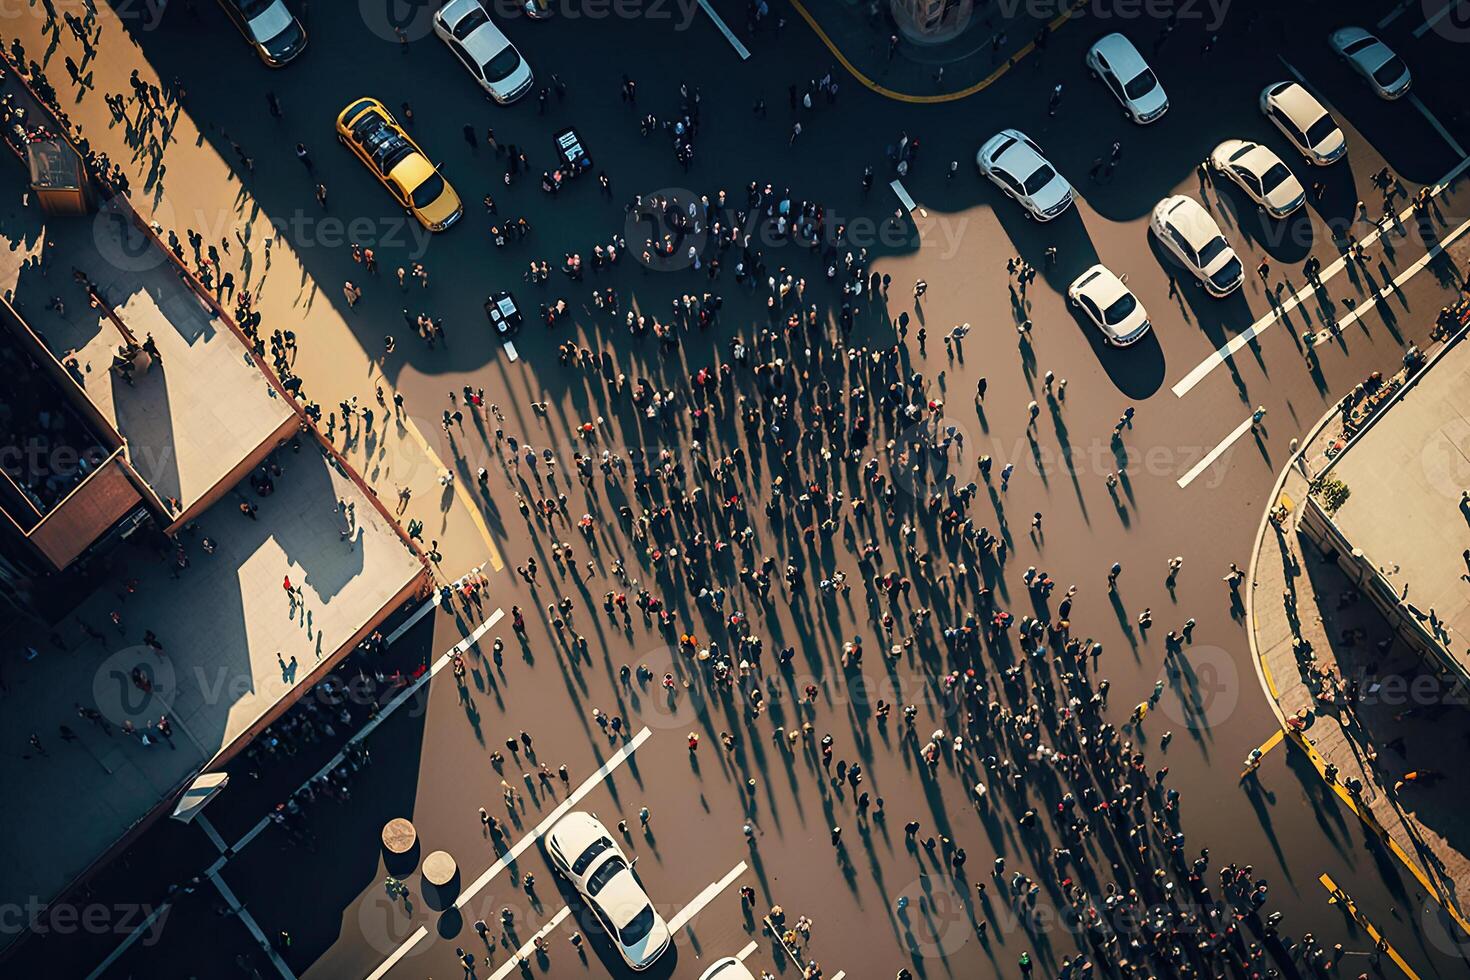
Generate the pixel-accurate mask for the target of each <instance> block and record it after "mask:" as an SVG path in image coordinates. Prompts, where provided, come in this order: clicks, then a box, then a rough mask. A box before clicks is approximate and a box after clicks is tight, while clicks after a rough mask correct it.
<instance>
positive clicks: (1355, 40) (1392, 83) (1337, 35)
mask: <svg viewBox="0 0 1470 980" xmlns="http://www.w3.org/2000/svg"><path fill="white" fill-rule="evenodd" d="M1327 43H1328V44H1330V45H1332V50H1334V51H1336V52H1337V53H1338V54H1339V55H1341V56H1342V57H1343V58H1344V59H1346V60H1347V63H1348V64H1350V65H1352V66H1353V70H1354V71H1356V72H1357V73H1358V74H1359V75H1362V76H1363V78H1364V79H1366V80H1367V82H1368V84H1369V85H1371V86H1373V91H1375V92H1377V93H1378V97H1379V98H1380V99H1397V98H1402V97H1403V96H1405V95H1407V94H1408V92H1409V86H1410V84H1412V81H1411V79H1410V78H1409V66H1408V65H1406V64H1404V59H1402V58H1400V57H1399V56H1398V55H1396V54H1394V53H1393V52H1392V51H1391V50H1389V47H1388V45H1386V44H1384V43H1383V42H1382V41H1380V40H1378V38H1376V37H1374V36H1373V35H1372V34H1369V33H1368V32H1367V31H1365V30H1363V29H1362V28H1361V27H1344V28H1342V29H1340V30H1336V31H1333V32H1332V33H1331V34H1329V35H1328V36H1327Z"/></svg>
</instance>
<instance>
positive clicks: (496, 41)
mask: <svg viewBox="0 0 1470 980" xmlns="http://www.w3.org/2000/svg"><path fill="white" fill-rule="evenodd" d="M434 33H435V34H438V35H439V39H440V40H441V41H443V42H444V43H445V44H447V45H448V46H449V50H450V51H453V52H454V56H455V57H456V58H458V59H459V63H460V64H462V65H464V67H465V71H467V72H469V73H470V77H471V78H473V79H474V80H475V81H476V82H477V83H478V84H479V86H480V87H481V88H482V89H484V90H485V93H486V94H487V95H489V96H490V98H492V99H494V100H495V101H496V102H498V103H500V104H501V105H507V104H509V103H511V102H514V101H515V100H516V99H519V98H520V97H521V96H523V95H525V94H526V93H527V92H529V91H530V90H531V83H532V82H533V81H534V80H535V76H534V75H533V74H532V73H531V66H530V65H528V64H527V63H526V59H525V58H523V57H521V53H520V52H519V51H517V50H516V46H515V45H514V44H511V43H510V39H509V38H508V37H506V36H505V35H504V34H503V33H501V31H500V28H498V27H496V26H495V25H494V24H492V23H491V22H490V15H489V14H488V13H486V12H485V8H484V7H482V6H480V0H449V3H446V4H445V5H444V6H442V7H440V8H439V9H438V10H436V11H434Z"/></svg>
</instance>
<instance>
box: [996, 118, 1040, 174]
mask: <svg viewBox="0 0 1470 980" xmlns="http://www.w3.org/2000/svg"><path fill="white" fill-rule="evenodd" d="M1002 144H1005V146H1004V148H1003V149H1002V150H1001V151H1000V152H999V153H996V152H995V150H994V147H997V146H1001V145H1002ZM982 149H983V151H984V152H985V154H986V156H987V157H988V158H989V159H990V162H991V164H992V165H993V166H997V167H1001V168H1003V169H1004V170H1005V171H1006V172H1007V173H1009V174H1012V175H1018V176H1019V177H1020V178H1021V179H1023V180H1024V179H1025V178H1027V177H1029V176H1031V172H1032V171H1033V170H1035V169H1036V168H1037V167H1038V166H1040V165H1041V164H1043V163H1046V164H1050V161H1048V160H1047V159H1046V158H1045V157H1043V156H1042V155H1041V154H1039V153H1037V152H1036V151H1035V150H1033V149H1032V148H1031V140H1030V138H1029V137H1027V136H1026V134H1025V133H1023V132H1021V131H1020V130H1019V129H1002V130H1001V131H1000V132H998V133H996V134H995V135H994V136H992V137H990V139H988V140H986V141H985V146H984V147H982Z"/></svg>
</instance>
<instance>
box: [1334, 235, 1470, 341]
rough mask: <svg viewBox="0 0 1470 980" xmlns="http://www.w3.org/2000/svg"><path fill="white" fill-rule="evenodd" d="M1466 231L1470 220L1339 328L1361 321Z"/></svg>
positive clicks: (1359, 306)
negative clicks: (1379, 302)
mask: <svg viewBox="0 0 1470 980" xmlns="http://www.w3.org/2000/svg"><path fill="white" fill-rule="evenodd" d="M1467 230H1470V220H1467V221H1466V222H1465V223H1464V224H1462V225H1460V227H1458V228H1456V229H1455V230H1454V231H1452V232H1450V233H1449V234H1448V235H1446V236H1444V237H1443V238H1441V239H1440V240H1439V241H1438V242H1436V243H1435V244H1434V247H1433V248H1431V249H1430V250H1429V251H1428V252H1425V253H1424V255H1423V256H1422V257H1421V258H1419V259H1418V260H1417V261H1416V262H1414V264H1413V265H1411V266H1409V267H1408V268H1407V269H1405V270H1404V271H1403V272H1400V273H1399V274H1398V275H1396V276H1394V277H1393V285H1392V286H1384V287H1383V288H1382V289H1380V290H1378V292H1376V293H1374V294H1373V295H1372V296H1370V297H1369V298H1368V299H1365V300H1364V301H1363V302H1361V303H1359V304H1358V305H1357V307H1356V308H1354V309H1353V311H1352V312H1351V313H1349V314H1348V315H1347V316H1345V317H1343V318H1342V319H1341V320H1339V321H1338V326H1339V328H1340V329H1347V327H1349V326H1351V325H1352V324H1354V323H1356V322H1358V320H1360V319H1362V316H1363V314H1364V313H1367V312H1368V311H1369V310H1371V309H1373V307H1375V306H1377V305H1378V301H1379V300H1381V299H1383V298H1384V297H1386V296H1388V295H1390V294H1392V293H1394V292H1397V291H1398V289H1399V287H1400V286H1402V285H1403V284H1404V283H1406V282H1408V281H1409V279H1411V278H1412V277H1413V276H1415V275H1417V274H1418V273H1419V272H1422V271H1423V270H1424V267H1425V266H1427V265H1428V264H1429V263H1431V262H1433V261H1434V260H1435V259H1436V258H1438V257H1439V255H1440V253H1442V252H1443V251H1444V250H1445V249H1447V248H1449V247H1450V246H1451V245H1453V244H1454V243H1455V239H1457V238H1459V237H1460V236H1461V235H1463V234H1465V232H1466V231H1467Z"/></svg>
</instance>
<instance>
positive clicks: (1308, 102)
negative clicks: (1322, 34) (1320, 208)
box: [975, 27, 1411, 347]
mask: <svg viewBox="0 0 1470 980" xmlns="http://www.w3.org/2000/svg"><path fill="white" fill-rule="evenodd" d="M1328 43H1329V44H1330V45H1331V46H1332V48H1333V50H1335V51H1336V52H1337V53H1338V54H1339V55H1340V56H1341V57H1342V58H1343V59H1345V60H1346V61H1347V62H1348V64H1349V65H1351V66H1352V67H1353V69H1354V70H1355V71H1357V72H1358V74H1360V75H1361V76H1362V77H1363V78H1364V79H1365V80H1366V81H1367V82H1368V84H1369V86H1370V87H1371V88H1372V89H1373V91H1374V92H1375V93H1376V94H1377V95H1378V96H1379V97H1380V98H1383V99H1389V100H1392V99H1398V98H1401V97H1402V96H1404V95H1405V94H1407V93H1408V91H1409V89H1410V86H1411V79H1410V75H1409V69H1408V67H1407V66H1406V65H1405V64H1404V62H1403V61H1402V59H1400V58H1399V57H1398V56H1397V55H1395V54H1394V53H1393V52H1392V51H1391V50H1389V48H1388V46H1387V45H1385V44H1384V43H1383V42H1382V41H1380V40H1379V39H1378V38H1376V37H1374V36H1373V35H1372V34H1369V33H1368V32H1367V31H1365V30H1363V29H1362V28H1360V27H1344V28H1342V29H1341V30H1337V31H1334V32H1333V33H1332V34H1331V35H1330V36H1329V37H1328ZM1085 60H1086V63H1087V67H1088V70H1089V72H1090V73H1091V74H1092V76H1093V77H1094V78H1097V79H1100V80H1101V81H1102V82H1103V83H1104V84H1105V85H1107V87H1108V89H1109V91H1111V92H1112V93H1113V95H1114V97H1116V98H1117V100H1118V103H1119V104H1120V105H1121V106H1122V108H1123V113H1124V115H1125V116H1126V117H1127V118H1128V119H1130V120H1132V121H1133V122H1135V123H1138V124H1140V125H1147V124H1149V123H1152V122H1155V121H1157V120H1158V119H1160V118H1162V117H1163V115H1164V113H1166V112H1167V111H1168V109H1169V98H1168V96H1167V95H1166V94H1165V92H1164V88H1163V85H1162V84H1161V83H1160V82H1159V79H1158V76H1157V75H1155V74H1154V72H1153V69H1152V68H1150V67H1149V65H1148V62H1147V61H1145V60H1144V58H1143V55H1141V54H1140V53H1139V51H1138V49H1137V48H1136V47H1134V45H1133V42H1131V41H1129V40H1128V38H1127V37H1125V36H1124V35H1122V34H1116V33H1114V34H1108V35H1107V36H1105V37H1103V38H1101V39H1100V40H1099V41H1098V42H1097V43H1096V44H1094V45H1093V46H1092V47H1091V48H1089V49H1088V52H1087V55H1086V59H1085ZM1260 108H1261V112H1262V114H1264V115H1265V117H1266V118H1267V119H1269V120H1270V121H1271V123H1272V125H1274V126H1275V127H1276V128H1277V129H1278V130H1280V131H1281V134H1282V135H1283V136H1285V137H1286V139H1287V141H1288V142H1289V143H1291V145H1292V146H1293V147H1294V148H1295V149H1296V150H1297V152H1298V153H1300V154H1301V155H1302V157H1303V159H1305V160H1306V161H1307V163H1308V164H1310V165H1312V166H1317V167H1327V166H1331V165H1332V164H1334V163H1336V162H1337V161H1339V160H1341V159H1342V158H1343V157H1344V156H1345V155H1346V154H1347V138H1346V137H1345V136H1344V135H1343V132H1342V128H1341V127H1340V126H1338V124H1337V122H1336V120H1334V119H1333V118H1332V114H1331V113H1330V112H1328V111H1327V109H1326V108H1324V107H1323V105H1322V103H1321V102H1319V101H1318V100H1317V99H1316V98H1315V97H1314V96H1313V95H1312V94H1311V93H1310V92H1308V91H1307V89H1306V88H1305V87H1304V86H1302V85H1301V84H1299V83H1297V82H1294V81H1282V82H1276V83H1274V84H1272V85H1268V86H1266V88H1265V89H1264V90H1263V91H1262V92H1261V96H1260ZM975 165H976V167H977V168H978V169H979V170H980V173H981V174H983V175H984V176H985V177H987V178H989V179H990V181H991V182H992V183H994V184H995V185H996V186H997V187H999V188H1000V189H1001V191H1002V192H1003V193H1004V194H1005V195H1006V196H1007V197H1010V198H1012V199H1013V200H1015V201H1016V202H1017V203H1018V204H1020V205H1021V207H1022V208H1023V209H1024V211H1025V214H1026V216H1027V217H1028V218H1033V219H1035V220H1037V221H1051V220H1052V219H1054V218H1056V217H1058V216H1059V215H1061V214H1063V213H1065V212H1066V210H1067V209H1068V208H1069V207H1071V205H1072V203H1073V200H1074V199H1075V191H1074V190H1073V188H1072V185H1071V184H1070V183H1069V182H1068V181H1067V179H1066V178H1065V177H1063V176H1062V175H1061V174H1060V173H1059V172H1058V171H1057V169H1056V168H1055V167H1054V166H1052V164H1051V163H1050V161H1048V160H1047V158H1046V154H1045V153H1043V152H1042V150H1041V147H1040V146H1038V145H1037V144H1036V143H1035V142H1033V141H1032V140H1031V139H1030V138H1029V137H1027V136H1026V134H1025V133H1022V132H1021V131H1020V130H1016V129H1003V130H1001V131H1000V132H998V133H996V134H995V135H994V136H992V137H991V138H990V139H988V140H986V141H985V143H984V144H982V145H981V147H980V149H979V151H978V152H977V153H976V155H975ZM1209 167H1210V169H1211V170H1212V171H1213V172H1214V173H1215V174H1217V175H1219V176H1222V177H1225V178H1226V179H1228V180H1229V181H1230V182H1231V183H1233V184H1235V185H1236V186H1237V187H1239V188H1240V189H1241V190H1242V191H1243V192H1244V193H1245V195H1246V196H1247V197H1249V198H1250V199H1251V200H1252V201H1254V202H1255V204H1256V206H1257V208H1259V209H1260V211H1261V213H1263V214H1266V215H1269V216H1270V217H1272V218H1275V219H1281V218H1285V217H1288V216H1289V215H1291V214H1292V213H1294V212H1295V211H1297V210H1298V209H1299V208H1301V207H1302V206H1303V205H1304V204H1305V203H1306V191H1305V190H1304V189H1303V187H1302V183H1301V181H1300V180H1299V179H1298V178H1297V177H1296V175H1295V174H1294V173H1292V171H1291V168H1290V167H1288V166H1287V165H1286V164H1285V163H1284V162H1283V161H1282V160H1281V158H1280V157H1279V156H1277V155H1276V153H1275V152H1273V151H1272V150H1271V149H1269V148H1268V147H1266V146H1263V145H1262V144H1260V143H1256V142H1253V141H1251V140H1241V139H1231V140H1226V141H1224V142H1223V143H1221V144H1220V145H1219V146H1217V147H1215V149H1214V150H1213V151H1212V152H1211V153H1210V156H1209ZM1149 230H1150V231H1152V232H1153V234H1154V236H1155V237H1156V238H1157V239H1158V240H1159V242H1160V244H1162V245H1163V247H1164V248H1165V249H1166V250H1168V251H1169V252H1170V254H1172V255H1173V256H1174V257H1175V258H1176V259H1178V260H1179V262H1180V263H1181V264H1182V265H1183V266H1184V267H1185V268H1186V269H1188V270H1189V272H1190V274H1191V275H1192V276H1194V278H1195V280H1196V282H1197V283H1198V284H1199V285H1200V286H1201V287H1202V288H1203V289H1204V290H1205V291H1206V292H1207V293H1209V294H1210V295H1211V296H1216V297H1223V296H1228V295H1229V294H1230V293H1232V292H1234V291H1235V290H1236V289H1239V288H1240V285H1241V283H1242V282H1243V281H1244V278H1245V275H1244V269H1243V268H1242V267H1241V263H1240V258H1239V257H1238V256H1237V255H1236V254H1235V250H1234V249H1232V248H1231V247H1230V245H1229V244H1228V243H1227V242H1226V241H1225V236H1224V235H1223V234H1222V233H1221V231H1220V226H1219V225H1218V224H1217V223H1216V221H1215V219H1214V218H1213V217H1212V216H1211V215H1210V213H1209V212H1208V211H1206V210H1205V208H1204V206H1203V205H1201V204H1200V203H1199V202H1198V201H1196V200H1195V199H1194V198H1192V197H1189V196H1187V195H1183V194H1176V195H1173V196H1170V197H1166V198H1164V199H1163V200H1162V201H1160V202H1159V203H1158V204H1156V205H1155V206H1154V209H1153V212H1152V214H1151V215H1150V217H1149ZM1067 296H1068V298H1069V300H1070V301H1071V302H1072V304H1073V305H1074V306H1076V307H1078V308H1080V309H1081V310H1083V311H1084V313H1085V314H1086V315H1087V317H1088V319H1090V320H1091V321H1092V322H1093V324H1094V325H1095V326H1096V327H1097V328H1098V329H1099V330H1100V331H1101V332H1102V335H1103V338H1104V339H1105V340H1106V341H1107V342H1108V343H1109V344H1112V345H1114V346H1119V347H1126V346H1128V345H1130V344H1133V343H1136V342H1137V341H1138V340H1140V339H1142V338H1143V337H1144V336H1145V335H1146V334H1147V333H1148V331H1149V320H1148V313H1147V311H1145V310H1144V308H1143V305H1142V304H1141V303H1139V302H1138V299H1137V297H1135V296H1134V295H1133V293H1132V292H1131V291H1130V290H1129V289H1128V286H1127V277H1126V276H1118V275H1115V274H1114V273H1113V272H1112V271H1110V270H1109V269H1108V268H1107V267H1106V266H1103V265H1095V266H1093V267H1092V268H1090V269H1088V270H1087V271H1086V272H1084V273H1082V275H1080V276H1078V277H1077V278H1076V279H1075V280H1074V281H1073V282H1072V284H1071V285H1070V286H1069V287H1068V288H1067Z"/></svg>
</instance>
